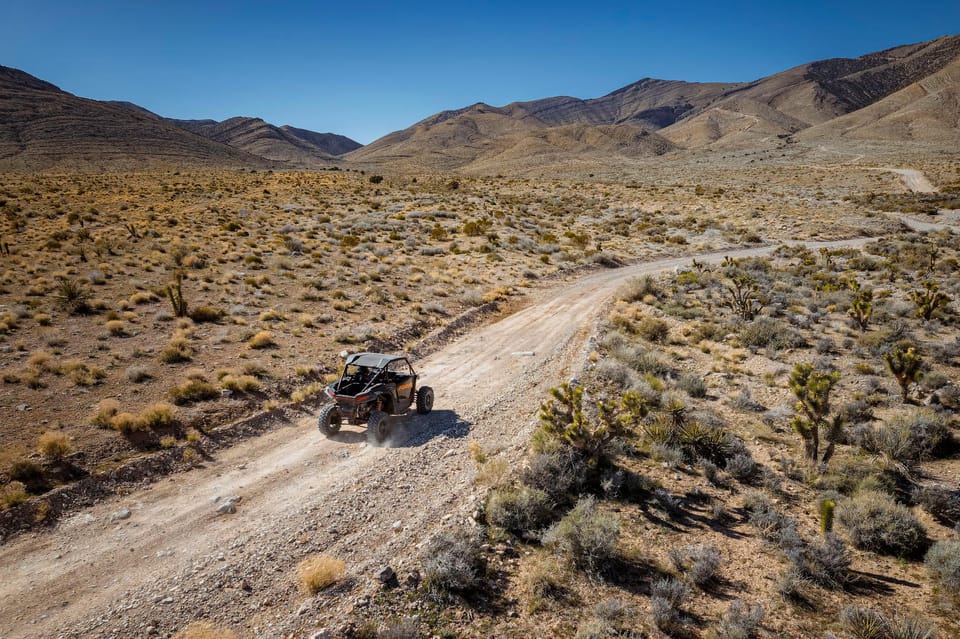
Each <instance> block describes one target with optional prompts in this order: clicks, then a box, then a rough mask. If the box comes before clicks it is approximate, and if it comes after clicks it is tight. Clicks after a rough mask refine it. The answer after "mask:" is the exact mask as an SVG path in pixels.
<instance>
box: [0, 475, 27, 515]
mask: <svg viewBox="0 0 960 639" xmlns="http://www.w3.org/2000/svg"><path fill="white" fill-rule="evenodd" d="M29 498H30V495H28V494H27V487H26V486H24V485H23V483H22V482H19V481H12V482H10V483H9V484H6V485H5V486H3V487H2V488H0V508H2V509H4V510H6V509H7V508H10V507H12V506H16V505H17V504H22V503H23V502H25V501H27V499H29Z"/></svg>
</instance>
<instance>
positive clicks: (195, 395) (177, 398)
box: [167, 379, 220, 406]
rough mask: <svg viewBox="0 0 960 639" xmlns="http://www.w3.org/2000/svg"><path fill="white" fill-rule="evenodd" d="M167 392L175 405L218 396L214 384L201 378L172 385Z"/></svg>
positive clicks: (218, 393) (218, 392)
mask: <svg viewBox="0 0 960 639" xmlns="http://www.w3.org/2000/svg"><path fill="white" fill-rule="evenodd" d="M167 393H168V394H169V395H170V398H171V399H172V400H173V403H174V404H176V405H177V406H182V405H184V404H190V403H193V402H203V401H207V400H211V399H216V398H217V397H219V396H220V391H218V390H217V387H216V386H214V385H213V384H211V383H209V382H206V381H204V380H202V379H189V380H187V381H186V382H184V383H183V384H180V385H179V386H174V387H173V388H171V389H170V390H169V391H167Z"/></svg>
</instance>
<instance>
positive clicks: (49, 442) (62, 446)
mask: <svg viewBox="0 0 960 639" xmlns="http://www.w3.org/2000/svg"><path fill="white" fill-rule="evenodd" d="M37 449H38V450H39V451H40V454H41V455H43V456H44V457H46V458H47V459H49V460H50V461H54V462H58V461H61V460H63V458H64V457H66V456H67V455H69V454H70V453H71V451H72V450H73V447H72V446H71V445H70V439H69V438H68V437H67V435H66V434H65V433H54V432H46V433H44V434H42V435H40V439H38V440H37Z"/></svg>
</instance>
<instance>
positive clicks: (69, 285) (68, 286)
mask: <svg viewBox="0 0 960 639" xmlns="http://www.w3.org/2000/svg"><path fill="white" fill-rule="evenodd" d="M91 297H92V294H91V293H90V290H89V289H87V287H86V286H84V285H83V282H82V281H81V280H71V279H69V278H66V277H58V278H57V282H56V284H55V285H54V299H56V301H57V303H58V304H59V306H60V307H61V308H63V309H64V310H66V311H67V312H68V313H70V314H72V315H84V314H86V313H89V312H91V310H92V309H91V306H90V298H91Z"/></svg>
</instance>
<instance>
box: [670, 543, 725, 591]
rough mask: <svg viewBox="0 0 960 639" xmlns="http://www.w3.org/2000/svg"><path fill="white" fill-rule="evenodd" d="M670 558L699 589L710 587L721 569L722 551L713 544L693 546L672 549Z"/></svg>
mask: <svg viewBox="0 0 960 639" xmlns="http://www.w3.org/2000/svg"><path fill="white" fill-rule="evenodd" d="M670 556H671V558H672V559H673V562H674V565H675V566H676V567H677V569H678V570H680V571H682V572H683V573H684V575H685V577H686V578H687V579H688V580H689V581H690V583H692V584H693V585H695V586H697V587H698V588H705V587H706V586H708V585H710V584H711V583H712V582H713V580H714V579H715V578H716V576H717V571H718V570H719V569H720V551H719V550H717V547H716V546H714V545H712V544H692V545H689V546H684V547H683V548H680V549H676V548H674V549H672V550H671V552H670Z"/></svg>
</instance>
